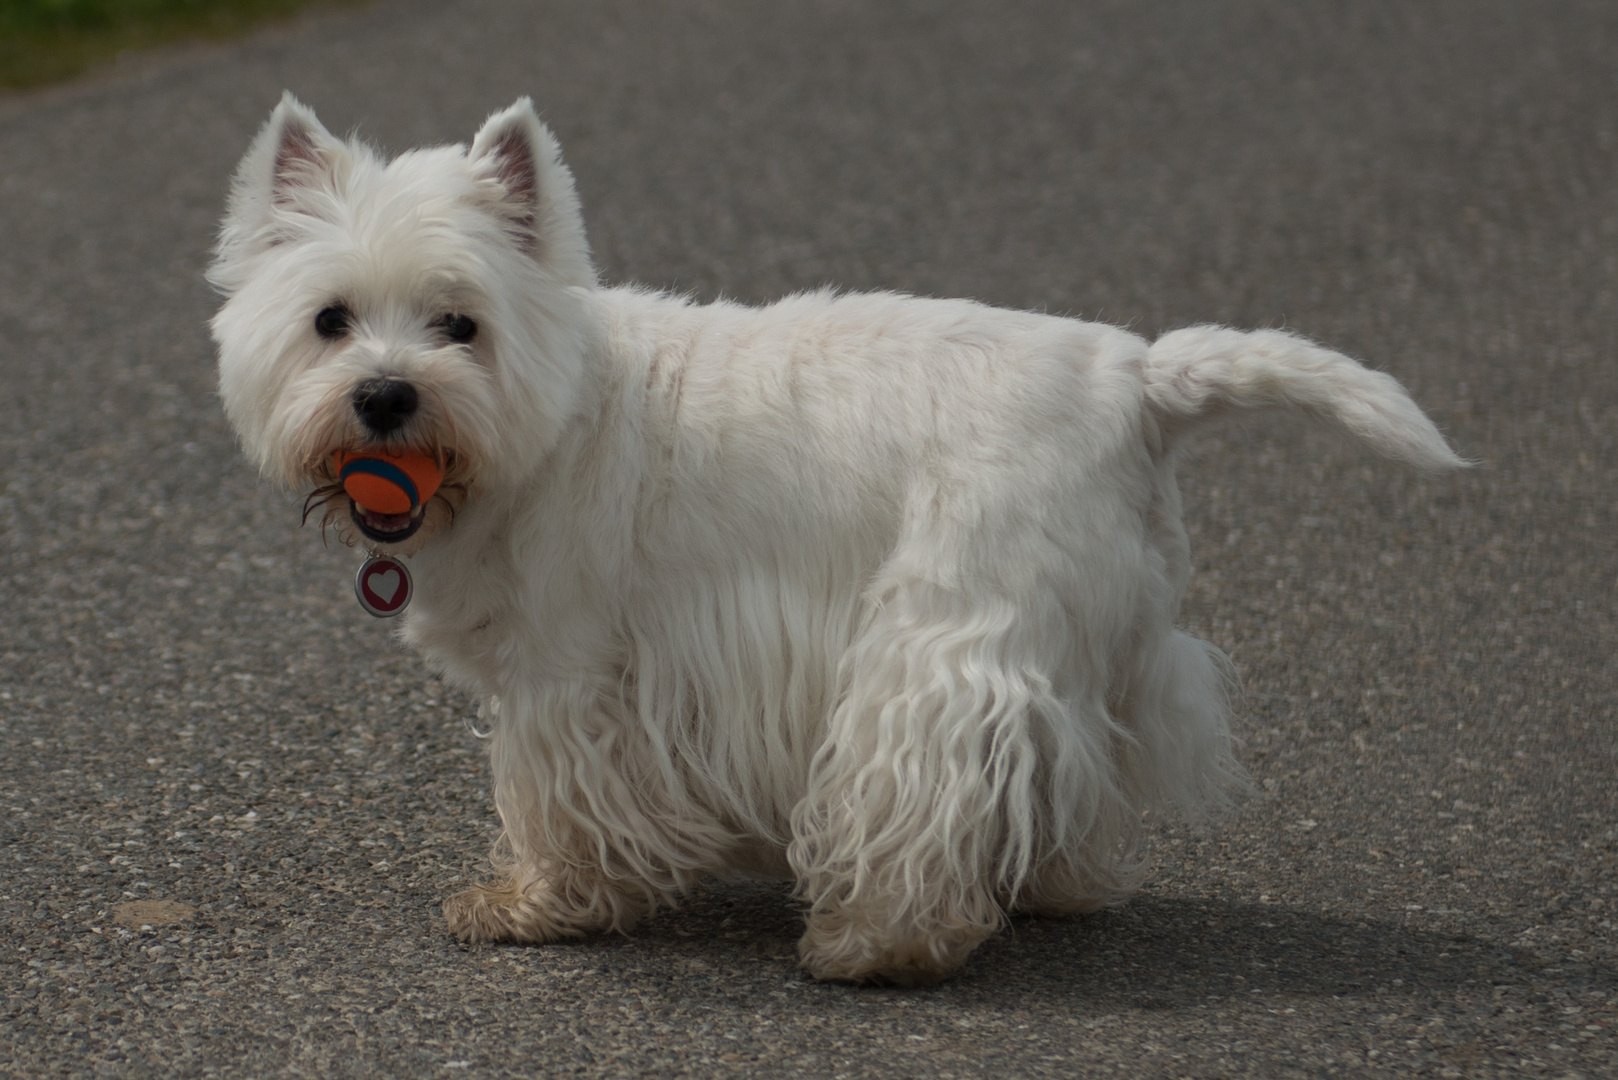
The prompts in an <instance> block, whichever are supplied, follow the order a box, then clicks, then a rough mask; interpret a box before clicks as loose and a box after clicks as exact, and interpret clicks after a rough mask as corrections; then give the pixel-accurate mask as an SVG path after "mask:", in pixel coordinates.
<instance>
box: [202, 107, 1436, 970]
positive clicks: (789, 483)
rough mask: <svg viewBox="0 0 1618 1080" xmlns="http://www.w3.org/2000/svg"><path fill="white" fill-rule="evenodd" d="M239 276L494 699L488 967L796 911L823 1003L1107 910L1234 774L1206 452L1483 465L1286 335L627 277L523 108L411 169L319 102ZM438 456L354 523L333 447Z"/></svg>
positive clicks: (246, 417) (275, 469) (300, 391)
mask: <svg viewBox="0 0 1618 1080" xmlns="http://www.w3.org/2000/svg"><path fill="white" fill-rule="evenodd" d="M209 278H210V280H211V281H212V282H213V284H214V285H215V286H216V287H218V288H219V289H220V291H221V292H222V293H223V294H224V295H225V297H226V299H225V302H224V304H223V306H222V307H221V308H220V310H219V313H218V315H217V316H216V317H215V319H214V321H213V332H214V336H215V338H216V340H217V341H218V345H219V377H220V393H221V395H222V397H223V399H224V404H225V409H226V411H227V412H228V414H229V417H230V420H231V422H232V423H233V424H234V426H235V428H236V431H237V432H238V434H239V435H240V438H241V442H242V445H243V447H244V448H245V450H246V452H247V454H248V455H249V456H250V457H251V458H252V460H253V461H254V462H256V463H257V465H258V466H259V468H260V469H261V470H262V471H263V473H264V474H265V475H266V476H267V477H269V478H272V479H273V480H275V481H278V482H280V483H282V484H285V485H288V486H291V487H293V488H296V489H299V490H304V491H313V493H314V494H313V496H312V498H313V500H314V502H315V504H317V507H319V508H323V510H324V511H325V516H326V519H327V520H328V521H329V522H330V523H331V524H333V525H335V526H336V527H337V528H338V531H339V533H340V534H341V535H342V537H343V539H344V540H345V541H347V542H349V543H353V544H358V545H361V546H363V547H365V548H368V549H370V550H371V551H372V553H373V554H383V555H390V556H399V555H408V556H409V557H410V559H411V562H410V564H409V565H410V567H411V572H410V575H409V576H410V577H412V578H413V579H414V582H415V594H414V597H413V599H412V600H411V604H410V608H409V610H408V611H407V612H406V613H405V615H404V617H403V620H402V636H403V639H404V640H405V641H406V642H408V643H409V644H411V645H413V646H414V647H415V648H416V649H418V650H419V651H420V652H421V654H422V655H423V656H424V657H425V658H426V660H427V662H428V663H429V664H430V665H431V666H432V667H433V668H435V669H437V670H439V671H441V672H442V673H444V675H446V676H447V677H448V678H450V679H452V680H454V682H456V683H457V684H459V685H461V686H463V687H465V688H467V689H468V690H469V691H470V692H472V693H473V694H475V695H476V696H477V697H478V699H479V700H481V701H482V702H483V703H484V710H483V713H484V715H485V716H486V717H487V718H488V722H489V724H490V726H491V727H492V733H491V736H490V765H491V769H492V772H493V780H494V801H495V805H496V807H497V808H498V811H499V814H500V820H501V822H502V824H503V826H504V832H503V836H502V839H501V841H500V843H499V844H497V845H496V848H495V853H494V858H495V861H496V865H497V867H498V869H499V873H500V875H501V876H500V877H499V879H498V880H497V881H494V882H492V883H489V884H484V885H480V886H477V887H475V888H473V889H470V890H468V891H466V892H462V893H460V894H459V895H456V896H454V897H451V898H450V899H449V901H448V902H447V903H446V904H445V905H444V912H445V916H446V918H447V919H448V922H449V927H450V930H451V931H452V932H453V933H454V934H455V935H456V936H457V937H458V938H460V939H461V940H462V941H466V942H489V941H515V942H546V941H555V940H557V939H560V938H566V937H571V936H574V935H579V934H586V933H590V932H592V931H602V930H609V929H613V930H624V929H627V928H628V927H630V926H631V925H632V924H633V923H634V922H635V920H636V918H637V917H638V916H641V915H643V914H645V913H647V912H649V911H651V910H653V909H654V908H657V907H658V906H660V905H665V904H673V903H674V902H675V901H676V900H677V899H678V898H679V897H680V895H681V894H682V893H684V892H686V891H687V890H689V889H690V888H691V887H692V886H694V885H695V884H696V883H697V882H698V880H699V879H701V878H703V877H704V876H707V875H726V874H735V873H743V874H754V875H776V876H781V877H788V878H790V879H791V880H792V881H794V882H795V883H796V889H797V894H798V895H799V896H800V897H801V898H802V900H803V901H804V903H805V905H806V910H807V926H806V929H805V932H804V935H803V939H802V941H801V943H800V953H801V957H802V962H803V965H804V967H806V968H807V969H808V970H809V971H810V972H811V973H812V974H814V975H815V976H817V977H819V978H823V979H838V980H852V981H875V982H892V983H898V984H907V985H908V984H919V983H928V982H933V981H936V980H938V979H940V978H942V977H943V976H944V975H946V974H947V973H949V972H950V971H952V970H954V969H956V968H958V967H959V966H960V965H961V964H962V963H963V962H964V961H965V959H966V957H967V954H968V953H970V952H971V950H972V949H973V948H974V947H975V946H976V945H977V944H978V943H979V942H981V941H983V940H984V939H985V938H986V937H988V936H989V935H990V934H992V933H994V932H995V931H996V929H997V928H998V927H1000V926H1001V925H1002V924H1003V923H1004V922H1005V920H1006V917H1007V915H1008V913H1016V912H1024V913H1030V914H1034V915H1067V914H1071V913H1075V912H1084V911H1091V910H1094V909H1096V908H1098V907H1100V906H1102V905H1104V904H1108V903H1111V902H1114V901H1117V900H1119V899H1121V898H1122V897H1124V896H1126V895H1127V894H1128V893H1129V892H1130V891H1131V890H1132V889H1133V888H1134V887H1135V886H1136V884H1137V883H1138V880H1139V877H1140V859H1139V856H1138V853H1137V849H1138V834H1139V831H1140V827H1141V820H1142V815H1143V813H1144V812H1145V811H1147V810H1149V809H1153V808H1170V809H1173V808H1177V809H1178V810H1180V811H1183V812H1186V813H1189V814H1197V813H1199V812H1202V811H1204V810H1206V809H1207V808H1208V807H1210V806H1211V805H1213V804H1216V803H1218V802H1219V800H1220V798H1221V793H1222V790H1223V789H1224V788H1225V787H1226V785H1227V781H1228V780H1229V779H1230V778H1231V776H1232V774H1233V772H1234V768H1233V763H1232V757H1231V750H1230V734H1229V727H1228V722H1227V696H1226V691H1227V685H1228V681H1229V680H1228V676H1227V671H1228V664H1227V662H1226V660H1225V659H1224V657H1223V656H1222V654H1221V653H1220V652H1219V651H1218V650H1217V649H1215V648H1214V647H1213V646H1211V645H1209V644H1207V643H1206V642H1203V641H1199V640H1197V639H1196V638H1193V637H1191V636H1189V635H1187V634H1186V633H1184V632H1182V631H1180V630H1178V629H1176V627H1175V619H1176V615H1177V612H1178V609H1179V605H1180V602H1181V598H1182V597H1183V595H1184V593H1185V589H1186V584H1187V577H1188V575H1189V572H1190V560H1189V553H1188V542H1187V538H1186V533H1185V529H1184V528H1183V526H1182V525H1181V520H1180V496H1179V492H1178V489H1177V487H1176V483H1175V477H1174V461H1175V448H1176V447H1177V446H1178V445H1179V444H1180V442H1181V440H1182V438H1183V437H1184V436H1185V435H1187V434H1188V433H1189V432H1191V431H1192V430H1194V429H1195V428H1197V427H1198V426H1199V424H1201V423H1202V422H1203V421H1204V420H1205V419H1207V418H1209V417H1213V416H1216V415H1219V414H1224V413H1230V412H1232V411H1233V410H1242V409H1263V408H1290V409H1296V410H1301V411H1303V412H1305V413H1307V414H1309V415H1311V416H1315V417H1318V418H1321V419H1324V420H1327V421H1331V422H1334V423H1335V424H1336V425H1338V426H1339V427H1341V428H1343V429H1345V430H1346V431H1348V432H1349V433H1351V434H1353V435H1356V436H1358V437H1359V438H1360V439H1361V440H1362V441H1363V442H1365V443H1366V444H1368V445H1369V446H1370V447H1371V448H1372V449H1375V450H1378V451H1380V452H1382V453H1383V454H1386V455H1388V456H1390V457H1392V458H1396V459H1398V460H1400V461H1403V462H1408V463H1409V464H1411V465H1414V466H1417V467H1419V468H1424V469H1443V468H1449V467H1454V466H1457V465H1461V464H1463V462H1462V461H1461V460H1460V459H1459V458H1458V457H1456V455H1455V454H1454V453H1453V452H1452V451H1451V450H1450V448H1449V447H1448V446H1447V445H1446V443H1445V441H1444V439H1443V438H1442V437H1441V436H1440V435H1439V433H1438V431H1437V430H1436V429H1435V428H1434V427H1433V425H1432V424H1431V423H1430V422H1429V421H1428V419H1427V418H1426V417H1425V416H1424V415H1423V414H1422V412H1421V411H1420V410H1419V409H1418V408H1417V407H1416V406H1415V404H1413V403H1412V402H1411V400H1410V398H1409V397H1408V396H1407V395H1406V394H1405V392H1404V391H1403V390H1402V389H1401V388H1400V386H1399V385H1398V384H1397V383H1396V382H1395V381H1394V380H1393V379H1391V378H1389V377H1388V376H1386V375H1383V374H1379V373H1377V372H1373V371H1370V370H1367V369H1366V368H1364V367H1362V366H1361V365H1359V364H1358V363H1356V362H1355V361H1353V360H1350V359H1348V358H1347V357H1345V356H1342V355H1339V354H1338V353H1335V352H1330V351H1328V350H1326V349H1323V348H1320V347H1318V346H1316V345H1313V344H1311V343H1309V342H1307V341H1305V340H1303V339H1301V338H1298V337H1296V336H1293V335H1291V334H1286V333H1281V332H1277V331H1259V332H1255V333H1240V332H1237V331H1233V330H1227V329H1221V328H1216V327H1198V328H1194V329H1188V330H1178V331H1175V332H1173V333H1169V334H1166V335H1164V336H1162V337H1160V338H1158V339H1157V340H1156V341H1155V342H1152V343H1150V344H1149V343H1147V342H1146V341H1144V340H1142V339H1141V338H1139V337H1137V336H1135V335H1133V334H1130V333H1127V332H1125V331H1123V330H1120V329H1116V328H1114V327H1111V326H1104V325H1098V324H1095V323H1085V322H1078V321H1075V320H1072V319H1064V318H1055V317H1051V316H1046V315H1034V314H1025V313H1021V312H1013V311H1004V310H998V309H994V308H990V307H986V306H983V305H980V304H977V303H972V302H969V301H963V300H929V299H918V298H915V297H909V296H901V295H896V294H892V293H876V294H869V295H847V294H839V293H836V292H833V291H818V292H810V293H804V294H801V295H797V296H792V297H789V298H787V299H785V300H782V301H780V302H778V303H775V304H771V305H769V306H767V307H762V308H754V307H745V306H742V305H740V304H735V303H728V302H718V303H713V304H696V303H693V302H691V301H690V300H689V299H686V298H683V297H679V296H671V295H668V294H665V293H659V292H654V291H649V290H646V289H641V288H627V287H619V288H607V287H603V286H601V285H600V284H599V283H598V282H597V280H596V273H595V270H594V268H593V267H592V265H591V260H590V253H589V249H588V247H587V245H586V242H585V235H584V226H583V221H582V218H581V216H580V212H579V203H578V198H577V196H576V194H575V192H574V187H573V180H572V176H571V174H570V173H569V171H568V169H567V168H566V166H564V165H563V164H562V161H561V158H560V156H559V152H558V148H557V144H556V141H555V139H554V138H553V137H552V136H551V133H550V132H549V131H548V130H547V129H546V128H545V126H544V125H543V124H541V123H540V121H539V120H538V118H537V117H536V116H535V114H534V111H533V108H532V106H531V104H530V103H529V101H528V100H527V99H523V100H521V101H519V102H517V103H516V104H515V105H513V106H512V107H511V108H509V109H506V110H505V111H504V112H500V113H498V114H496V115H494V116H493V117H491V118H490V119H489V120H488V122H487V123H485V124H484V125H483V127H482V129H481V130H480V131H479V132H478V133H477V137H476V138H474V139H473V140H472V145H471V147H470V148H469V149H468V148H466V147H463V146H448V147H440V148H436V149H426V150H415V151H411V152H408V153H405V154H402V155H400V156H399V157H396V158H394V159H393V160H392V161H385V160H383V159H382V158H380V157H378V156H377V155H376V154H375V153H374V152H372V151H371V150H370V149H368V148H367V147H365V146H363V145H360V144H359V143H357V142H353V141H348V142H344V141H341V140H338V139H336V138H334V137H332V136H331V135H330V134H329V133H328V132H327V131H326V129H325V128H323V127H322V126H321V124H320V122H319V121H318V120H317V119H316V118H315V116H314V114H313V113H312V112H310V110H308V109H307V108H305V107H304V106H302V105H301V104H299V103H298V102H297V101H296V100H294V99H293V98H292V97H291V96H290V95H288V96H286V97H285V98H283V100H282V101H281V103H280V105H279V107H277V108H276V110H275V112H274V114H273V115H272V116H271V117H270V120H269V122H268V123H267V124H266V125H265V127H264V129H263V131H262V132H261V133H260V134H259V136H258V137H257V140H256V141H255V142H254V143H253V146H252V148H251V149H250V150H249V151H248V153H247V156H246V157H245V158H244V159H243V161H242V163H241V166H240V169H239V171H238V172H237V174H236V177H235V181H234V185H233V187H232V190H231V194H230V202H229V209H228V213H227V215H226V217H225V220H224V224H223V229H222V232H221V236H220V240H219V246H218V251H217V257H216V259H215V261H214V263H213V265H212V268H211V270H210V274H209ZM405 451H411V452H416V453H417V454H418V455H428V456H429V457H430V458H431V460H432V462H436V463H437V467H438V468H439V469H441V470H442V484H441V486H440V487H439V488H438V489H437V491H436V493H435V494H433V495H432V497H431V498H430V499H428V500H426V501H425V503H424V504H423V505H419V506H418V505H415V504H414V503H412V504H410V506H409V509H407V510H405V511H402V512H396V511H379V510H377V509H376V508H374V507H368V506H365V505H362V504H360V503H358V502H357V501H355V500H354V499H353V498H352V497H351V495H350V494H349V492H348V491H347V490H345V488H344V486H343V484H344V481H343V480H342V478H341V477H340V476H339V473H338V470H337V465H336V462H337V460H338V458H337V456H336V455H337V453H338V452H346V453H349V454H360V455H364V454H373V455H374V454H381V453H394V454H398V453H401V452H405ZM345 460H346V459H345ZM430 465H431V463H429V467H430ZM399 565H403V564H399ZM394 580H395V579H393V578H389V579H388V585H389V589H390V593H389V595H392V593H391V589H392V586H393V584H394Z"/></svg>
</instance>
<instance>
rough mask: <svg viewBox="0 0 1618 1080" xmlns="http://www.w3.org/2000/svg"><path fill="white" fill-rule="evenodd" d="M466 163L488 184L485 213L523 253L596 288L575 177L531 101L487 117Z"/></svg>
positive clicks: (564, 276)
mask: <svg viewBox="0 0 1618 1080" xmlns="http://www.w3.org/2000/svg"><path fill="white" fill-rule="evenodd" d="M467 159H468V161H470V163H471V165H472V170H473V173H474V175H476V176H477V177H478V178H479V179H481V180H484V181H486V186H485V191H486V193H487V202H486V204H485V205H486V207H487V209H488V210H489V211H490V212H492V213H494V214H495V215H496V216H497V217H499V219H500V221H501V223H502V224H503V225H504V226H505V228H506V231H507V232H508V233H510V234H511V236H512V238H513V239H514V240H516V242H517V244H518V246H519V247H521V248H522V249H523V251H525V252H527V253H528V254H529V255H530V256H532V257H533V258H534V259H535V260H536V261H538V262H540V263H542V264H543V265H544V266H545V267H546V268H547V269H549V270H550V271H551V272H552V273H554V274H556V275H557V276H558V277H560V278H561V279H562V280H563V281H565V282H566V283H568V284H573V285H592V284H594V283H595V268H594V267H593V266H591V264H590V245H589V243H588V242H587V241H586V240H585V238H584V216H583V214H582V212H581V211H580V210H579V197H578V194H577V192H575V191H574V189H573V174H572V173H571V172H569V171H568V167H567V166H566V165H564V164H562V151H561V148H560V147H559V146H558V145H557V143H556V137H555V136H553V135H552V134H551V133H550V129H549V128H547V127H546V126H545V125H544V124H542V123H540V120H539V117H538V116H536V115H535V114H534V104H533V102H532V101H530V100H529V99H528V98H520V99H519V100H518V101H517V103H516V104H515V105H513V106H511V107H510V108H509V109H506V110H504V111H502V112H498V113H495V114H494V115H493V116H491V117H489V119H488V120H486V121H485V122H484V124H483V127H482V128H481V129H479V131H478V133H477V137H476V138H475V139H473V140H472V149H471V150H470V151H469V152H468V153H467Z"/></svg>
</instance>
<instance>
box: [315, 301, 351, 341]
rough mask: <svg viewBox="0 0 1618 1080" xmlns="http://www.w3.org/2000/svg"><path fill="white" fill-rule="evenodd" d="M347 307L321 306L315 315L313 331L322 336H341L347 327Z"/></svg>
mask: <svg viewBox="0 0 1618 1080" xmlns="http://www.w3.org/2000/svg"><path fill="white" fill-rule="evenodd" d="M348 322H349V315H348V309H347V308H344V307H335V306H334V307H329V308H321V309H320V314H318V315H316V316H315V333H317V334H319V335H320V336H321V337H323V338H335V337H342V336H343V332H344V331H346V330H347V329H348Z"/></svg>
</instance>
